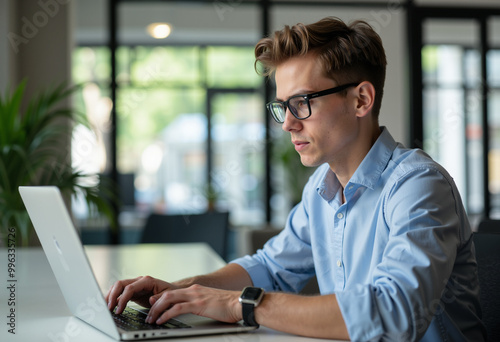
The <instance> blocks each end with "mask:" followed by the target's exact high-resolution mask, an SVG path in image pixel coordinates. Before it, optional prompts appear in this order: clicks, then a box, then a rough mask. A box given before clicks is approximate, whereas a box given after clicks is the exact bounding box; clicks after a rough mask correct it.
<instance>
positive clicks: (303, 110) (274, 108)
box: [266, 83, 359, 123]
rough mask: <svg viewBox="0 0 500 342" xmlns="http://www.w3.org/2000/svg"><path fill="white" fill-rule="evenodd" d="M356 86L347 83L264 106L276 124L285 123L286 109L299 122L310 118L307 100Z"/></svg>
mask: <svg viewBox="0 0 500 342" xmlns="http://www.w3.org/2000/svg"><path fill="white" fill-rule="evenodd" d="M358 85H359V83H348V84H344V85H341V86H338V87H334V88H330V89H326V90H322V91H318V92H317V93H312V94H304V95H294V96H292V97H290V98H289V99H288V100H286V101H271V102H269V103H268V104H267V105H266V106H267V109H268V110H269V112H270V113H271V115H272V117H273V119H274V120H275V121H276V122H277V123H283V122H285V116H286V109H287V108H288V109H289V110H290V113H292V114H293V116H294V117H296V118H297V119H299V120H304V119H307V118H308V117H310V116H311V105H310V103H309V100H311V99H315V98H317V97H320V96H325V95H330V94H335V93H338V92H340V91H342V90H344V89H347V88H349V87H357V86H358Z"/></svg>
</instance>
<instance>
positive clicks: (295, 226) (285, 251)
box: [232, 202, 315, 293]
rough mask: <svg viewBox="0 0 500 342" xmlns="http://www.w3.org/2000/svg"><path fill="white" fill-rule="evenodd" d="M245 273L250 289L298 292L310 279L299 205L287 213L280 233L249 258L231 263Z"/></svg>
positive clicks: (308, 245) (309, 254) (310, 259)
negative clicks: (285, 221)
mask: <svg viewBox="0 0 500 342" xmlns="http://www.w3.org/2000/svg"><path fill="white" fill-rule="evenodd" d="M232 262H233V263H237V264H239V265H240V266H242V267H243V268H245V270H246V271H247V272H248V274H249V275H250V277H251V279H252V282H253V284H254V286H259V287H262V288H264V289H266V290H268V291H283V292H295V293H296V292H299V291H300V290H301V289H302V288H303V287H304V286H305V284H306V283H307V281H308V280H309V279H310V278H311V277H313V276H314V273H315V272H314V261H313V256H312V248H311V241H310V235H309V228H308V219H307V213H306V211H305V208H304V204H303V202H301V203H299V204H298V205H297V206H295V207H294V208H293V209H292V211H291V212H290V214H289V216H288V219H287V224H286V226H285V228H284V229H283V231H281V232H280V234H278V235H277V236H275V237H273V238H271V239H270V240H269V241H268V242H267V243H266V244H265V245H264V247H263V248H262V249H260V250H258V251H257V252H256V253H255V254H254V255H252V256H245V257H242V258H239V259H236V260H234V261H232Z"/></svg>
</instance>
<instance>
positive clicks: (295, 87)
mask: <svg viewBox="0 0 500 342" xmlns="http://www.w3.org/2000/svg"><path fill="white" fill-rule="evenodd" d="M338 85H340V84H336V82H335V81H334V80H332V79H331V78H328V77H326V76H325V75H324V73H323V70H322V68H321V65H320V63H319V61H318V60H317V57H316V56H315V55H313V54H308V55H306V56H301V57H294V58H291V59H289V60H287V61H286V62H284V63H282V64H280V65H279V66H278V67H277V69H276V98H277V99H278V100H280V101H286V100H288V99H289V98H290V97H291V96H294V95H300V94H309V93H313V92H318V91H321V90H325V89H328V88H333V87H336V86H338ZM347 91H348V95H347V97H344V96H342V95H340V94H331V95H326V96H322V97H318V98H316V99H312V100H310V105H311V113H312V114H311V116H310V117H309V118H307V119H305V120H298V119H297V118H295V117H294V116H293V115H292V113H290V111H289V110H288V109H287V112H286V118H285V121H284V123H283V125H282V128H283V130H284V131H287V132H290V135H291V140H292V143H293V144H294V145H295V150H296V151H297V152H298V153H299V154H300V159H301V162H302V164H304V165H305V166H319V165H321V164H323V163H325V162H326V163H329V164H330V166H331V167H332V166H333V165H337V166H338V165H339V164H341V163H344V162H346V161H347V160H348V158H349V157H350V156H351V153H355V148H354V146H353V145H355V141H357V137H358V135H359V133H360V132H359V123H358V120H357V117H356V113H355V107H356V104H355V99H354V97H353V96H350V95H349V92H350V91H352V88H349V89H348V90H347Z"/></svg>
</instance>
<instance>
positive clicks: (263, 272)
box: [230, 255, 275, 291]
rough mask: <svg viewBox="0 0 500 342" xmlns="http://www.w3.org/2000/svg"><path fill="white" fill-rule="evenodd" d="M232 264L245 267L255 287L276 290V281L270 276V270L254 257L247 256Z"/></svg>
mask: <svg viewBox="0 0 500 342" xmlns="http://www.w3.org/2000/svg"><path fill="white" fill-rule="evenodd" d="M230 263H231V264H238V265H240V266H241V267H243V268H244V269H245V270H246V271H247V272H248V275H250V278H251V279H252V283H253V286H256V287H262V288H263V289H264V290H266V291H273V290H275V289H274V287H273V283H274V281H273V279H272V277H271V276H270V274H269V270H268V269H267V267H266V266H264V265H262V264H261V263H260V262H259V261H258V260H256V259H255V258H254V257H252V256H249V255H247V256H244V257H242V258H239V259H236V260H233V261H231V262H230Z"/></svg>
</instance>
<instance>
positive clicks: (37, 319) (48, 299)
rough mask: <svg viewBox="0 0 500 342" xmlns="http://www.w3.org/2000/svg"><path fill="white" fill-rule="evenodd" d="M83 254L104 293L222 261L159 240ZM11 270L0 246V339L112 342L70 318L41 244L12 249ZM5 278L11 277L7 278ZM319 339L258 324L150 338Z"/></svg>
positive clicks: (199, 248) (200, 249)
mask: <svg viewBox="0 0 500 342" xmlns="http://www.w3.org/2000/svg"><path fill="white" fill-rule="evenodd" d="M85 250H86V252H87V256H88V258H89V261H90V263H91V265H92V268H93V270H94V273H95V275H96V278H97V280H98V282H99V285H100V287H101V288H102V289H103V292H106V291H107V289H108V288H109V286H111V284H112V283H114V282H115V281H116V280H119V279H125V278H134V277H137V276H139V275H150V276H152V277H158V278H161V279H163V280H167V281H169V280H170V281H174V280H177V279H181V278H185V277H188V276H192V275H196V274H203V273H207V272H211V271H215V270H217V269H219V268H220V267H222V266H224V265H225V262H224V261H223V260H222V259H221V258H220V257H219V256H218V255H217V253H215V252H214V251H213V250H212V249H211V248H210V247H209V246H208V245H206V244H202V243H191V244H158V245H123V246H87V247H86V248H85ZM15 252H16V262H15V274H14V277H13V278H12V279H9V274H8V268H7V267H6V266H7V264H8V258H7V250H6V249H0V264H2V266H1V267H0V272H1V274H0V279H1V289H0V316H1V317H2V320H1V322H2V323H3V324H1V328H0V329H1V330H0V341H22V342H27V341H30V342H31V341H37V342H45V341H47V342H52V341H54V342H67V341H68V342H69V341H71V342H74V341H75V342H79V341H82V342H88V341H92V342H101V341H107V342H111V341H115V340H113V339H111V338H110V337H108V336H107V335H105V334H104V333H101V332H100V331H98V330H96V329H94V328H92V327H91V326H89V325H87V324H86V323H84V322H82V321H80V320H79V319H77V318H75V317H73V316H72V315H71V313H70V311H69V309H68V307H67V306H66V303H65V302H64V298H63V296H62V293H61V291H60V290H59V286H58V285H57V282H56V280H55V277H54V274H53V273H52V270H51V269H50V266H49V264H48V261H47V259H46V257H45V255H44V253H43V251H42V249H41V248H17V249H16V251H15ZM9 280H15V282H11V281H9ZM10 284H15V291H14V292H13V293H14V295H15V298H13V300H15V304H16V306H15V314H16V318H15V323H16V327H15V332H16V334H15V335H14V334H11V333H9V332H8V330H9V329H10V328H9V326H8V324H7V323H8V322H9V318H8V317H7V316H8V315H9V313H10V308H9V306H8V303H9V298H11V297H10V296H11V294H10V290H9V289H8V287H9V285H10ZM163 340H164V341H175V340H179V341H186V342H187V341H210V342H215V341H228V342H229V341H247V342H254V341H255V342H257V341H259V342H264V341H287V342H294V341H297V342H299V341H302V342H305V341H313V340H314V341H317V340H315V339H308V338H303V337H298V336H293V335H289V334H285V333H281V332H277V331H275V330H272V329H268V328H265V327H261V328H260V329H258V330H256V331H252V332H249V333H240V334H225V335H213V336H201V337H200V336H197V337H192V338H185V337H183V338H181V339H159V340H154V341H163Z"/></svg>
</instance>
